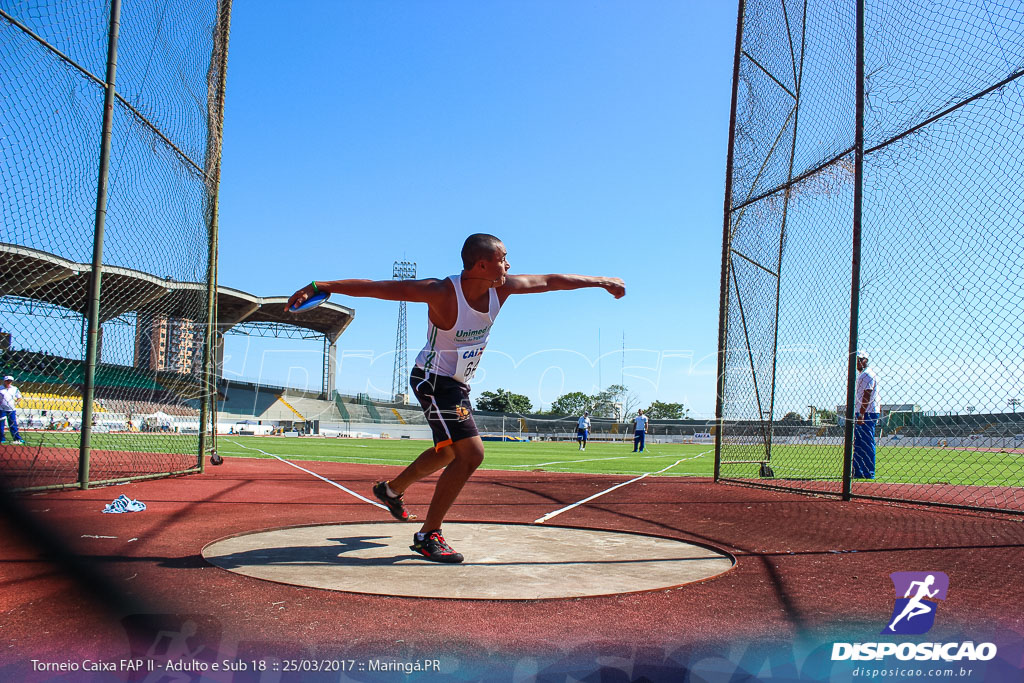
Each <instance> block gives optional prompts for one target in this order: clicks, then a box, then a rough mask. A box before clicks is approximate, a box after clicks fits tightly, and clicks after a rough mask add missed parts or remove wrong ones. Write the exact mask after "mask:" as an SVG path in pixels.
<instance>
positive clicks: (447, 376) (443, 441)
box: [285, 233, 626, 563]
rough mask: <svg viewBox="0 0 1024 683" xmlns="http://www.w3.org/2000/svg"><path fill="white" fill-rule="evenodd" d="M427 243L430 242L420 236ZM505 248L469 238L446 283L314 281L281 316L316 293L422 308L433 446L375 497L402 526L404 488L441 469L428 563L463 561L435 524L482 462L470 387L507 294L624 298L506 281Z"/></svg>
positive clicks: (423, 379) (421, 389)
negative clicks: (457, 269) (458, 269)
mask: <svg viewBox="0 0 1024 683" xmlns="http://www.w3.org/2000/svg"><path fill="white" fill-rule="evenodd" d="M426 237H429V236H426ZM507 254H508V252H507V251H506V249H505V245H504V244H503V243H502V242H501V240H499V239H498V238H497V237H495V236H494V235H487V234H484V233H477V234H475V235H470V236H469V237H468V238H467V239H466V241H465V243H464V244H463V246H462V272H461V273H460V274H458V275H452V276H451V277H448V278H444V279H437V278H427V279H423V280H334V281H330V282H321V281H314V282H312V283H311V284H309V285H306V286H305V287H303V288H302V289H300V290H299V291H297V292H295V293H294V294H292V296H291V297H290V298H289V299H288V303H287V304H286V305H285V310H286V311H289V310H290V309H292V308H294V307H297V306H300V305H301V304H303V303H304V302H305V301H306V300H308V299H309V298H310V297H311V296H313V295H314V294H316V293H317V292H327V293H328V294H345V295H348V296H359V297H371V298H375V299H384V300H387V301H415V302H420V303H425V304H427V342H426V345H424V347H423V349H422V350H421V351H420V353H419V355H418V356H417V357H416V367H415V368H414V369H413V371H412V374H411V376H410V381H411V383H412V389H413V393H414V394H415V395H416V398H417V399H418V400H419V402H420V406H421V407H422V408H423V413H424V415H425V416H426V418H427V422H428V423H429V425H430V430H431V433H432V435H433V437H434V446H433V447H432V448H428V449H427V450H425V451H423V453H421V454H420V455H419V457H417V458H416V460H414V461H413V462H412V463H411V464H410V465H409V466H408V467H406V468H405V469H404V470H403V471H402V473H401V474H399V475H398V476H397V477H395V478H394V479H391V480H390V481H381V482H378V483H377V484H376V485H375V486H374V487H373V494H374V495H375V496H376V497H377V498H378V499H379V500H380V501H381V502H382V503H383V504H384V505H385V507H387V509H388V511H389V512H390V513H391V516H392V517H394V518H395V519H398V520H401V521H407V520H409V519H412V516H411V515H409V513H408V512H407V511H406V509H405V505H404V503H403V495H404V493H405V491H406V489H408V488H409V486H411V485H412V484H414V483H416V482H417V481H420V480H421V479H423V478H424V477H427V476H428V475H430V474H432V473H434V472H436V471H438V470H442V469H443V470H444V471H443V472H442V473H441V475H440V477H439V478H438V480H437V484H436V486H435V487H434V494H433V497H432V498H431V501H430V507H429V508H428V510H427V516H426V518H425V519H424V521H423V525H422V526H421V528H420V530H419V531H418V532H416V534H415V535H414V537H413V543H412V545H411V546H410V548H411V549H412V550H413V552H415V553H416V554H417V555H420V556H422V557H424V558H426V559H428V560H430V561H433V562H446V563H455V562H462V560H463V556H462V554H461V553H457V552H455V551H454V550H453V549H452V548H451V546H449V545H448V543H447V542H446V541H445V540H444V536H443V535H442V533H441V523H442V522H443V521H444V518H445V517H446V516H447V514H448V511H449V510H450V509H451V507H452V505H453V504H454V503H455V500H456V498H458V496H459V493H460V492H461V491H462V487H463V486H464V485H465V483H466V481H467V480H468V479H469V477H470V475H471V474H473V472H474V471H475V470H476V468H477V467H479V466H480V463H481V462H483V459H484V445H483V441H482V439H481V438H480V434H479V433H478V431H477V428H476V423H475V422H474V420H473V407H472V405H471V403H470V401H469V382H470V381H471V380H472V378H473V375H474V374H475V373H476V370H477V368H478V367H479V365H480V360H481V358H482V356H483V353H484V348H485V347H486V346H487V340H488V339H489V337H490V331H491V326H492V325H493V323H494V320H495V318H496V317H497V315H498V311H499V309H500V308H501V306H502V305H503V304H504V303H505V301H506V300H507V299H508V298H509V297H510V296H511V295H513V294H533V293H537V292H553V291H558V290H567V289H581V288H584V287H599V288H602V289H604V290H606V291H607V292H608V293H610V294H611V295H612V296H614V297H615V298H616V299H618V298H621V297H622V296H624V295H625V293H626V287H625V284H624V283H623V282H622V280H620V279H619V278H610V277H592V276H588V275H568V274H553V275H510V274H509V273H508V271H509V264H508V261H507V259H506V256H507Z"/></svg>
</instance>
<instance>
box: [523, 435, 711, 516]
mask: <svg viewBox="0 0 1024 683" xmlns="http://www.w3.org/2000/svg"><path fill="white" fill-rule="evenodd" d="M708 453H711V451H704V452H703V453H700V454H698V455H695V456H693V457H692V458H682V459H680V460H676V461H675V462H674V463H672V464H671V465H669V466H668V467H664V468H662V469H660V470H658V471H657V472H647V473H645V474H641V475H640V476H639V477H634V478H633V479H630V480H629V481H624V482H622V483H621V484H616V485H615V486H612V487H611V488H608V489H605V490H604V491H599V492H598V493H595V494H594V495H592V496H589V497H587V498H584V499H583V500H581V501H579V502H576V503H573V504H572V505H566V506H565V507H564V508H561V509H559V510H555V511H553V512H549V513H547V514H546V515H544V516H543V517H541V518H539V519H535V520H534V521H533V523H534V524H543V523H544V522H546V521H548V520H549V519H552V518H554V517H557V516H558V515H560V514H562V513H563V512H568V511H569V510H572V509H573V508H576V507H579V506H580V505H583V504H584V503H589V502H590V501H592V500H594V499H595V498H600V497H601V496H603V495H604V494H606V493H611V492H612V491H614V490H615V489H620V488H622V487H623V486H625V485H626V484H632V483H633V482H636V481H640V480H641V479H644V478H645V477H649V476H651V475H652V474H661V473H662V472H667V471H668V470H670V469H672V468H673V467H675V466H676V465H678V464H679V463H681V462H686V461H687V460H696V459H697V458H700V457H703V456H705V455H707V454H708Z"/></svg>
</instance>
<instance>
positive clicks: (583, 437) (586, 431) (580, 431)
mask: <svg viewBox="0 0 1024 683" xmlns="http://www.w3.org/2000/svg"><path fill="white" fill-rule="evenodd" d="M588 436H590V413H589V412H587V411H584V412H583V417H581V418H580V419H579V422H577V423H576V441H578V442H579V444H580V450H581V451H585V450H587V437H588Z"/></svg>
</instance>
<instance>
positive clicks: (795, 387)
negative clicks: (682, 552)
mask: <svg viewBox="0 0 1024 683" xmlns="http://www.w3.org/2000/svg"><path fill="white" fill-rule="evenodd" d="M1022 69H1024V8H1022V6H1021V5H1020V3H1017V2H995V1H992V0H950V1H949V2H930V1H929V2H925V1H922V0H902V1H901V2H893V1H891V0H880V1H864V0H861V1H860V2H855V1H853V0H849V1H846V2H828V3H821V2H809V1H807V0H748V1H745V2H744V1H741V2H740V10H739V21H738V35H737V48H736V61H735V71H734V103H733V117H732V119H733V120H732V126H731V132H730V150H729V169H728V178H727V192H726V195H727V196H726V206H725V226H724V239H723V242H724V244H723V264H722V265H723V268H722V295H721V296H722V300H721V310H722V315H721V321H720V366H719V385H718V390H719V397H718V401H719V403H718V425H717V428H716V450H717V453H716V476H717V477H718V478H719V479H730V480H739V481H745V482H758V483H761V484H764V485H771V486H781V487H786V488H788V489H794V490H803V491H812V492H816V493H822V492H828V493H834V494H841V495H844V496H865V497H879V498H884V499H894V500H905V501H920V502H927V503H934V504H940V505H956V506H967V507H972V508H990V509H997V510H1009V511H1017V512H1020V511H1022V510H1024V490H1022V488H1021V486H1022V485H1024V405H1022V403H1021V402H1022V401H1024V322H1022V321H1024V240H1022V238H1021V235H1022V234H1024V199H1022V194H1021V191H1020V188H1021V187H1022V186H1024V135H1022V134H1021V133H1022V130H1024V125H1022V124H1024V79H1022V74H1024V71H1022ZM858 349H859V350H863V351H865V352H867V354H868V355H869V357H870V367H871V368H872V369H873V370H874V371H875V372H876V373H877V375H878V379H879V388H878V396H879V398H880V400H881V411H880V412H881V418H880V420H879V422H878V424H877V427H876V470H875V478H874V479H873V480H871V479H867V478H862V479H854V478H853V477H852V473H851V468H850V462H851V454H852V443H851V441H852V433H853V423H851V417H853V405H852V403H853V401H852V398H853V391H852V386H853V385H854V383H855V381H856V376H857V373H856V370H855V364H854V356H853V354H854V352H855V351H856V350H858Z"/></svg>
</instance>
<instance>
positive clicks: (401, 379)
mask: <svg viewBox="0 0 1024 683" xmlns="http://www.w3.org/2000/svg"><path fill="white" fill-rule="evenodd" d="M392 275H393V278H394V279H395V280H412V279H413V278H415V277H416V264H415V263H412V262H410V261H395V267H394V271H393V273H392ZM406 336H407V335H406V329H405V302H404V301H400V302H398V331H397V332H396V333H395V370H394V373H393V374H392V376H391V397H392V400H394V401H397V400H398V395H399V394H405V393H406V390H405V387H406V385H407V384H408V382H409V361H408V355H409V351H408V348H407V347H406Z"/></svg>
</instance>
